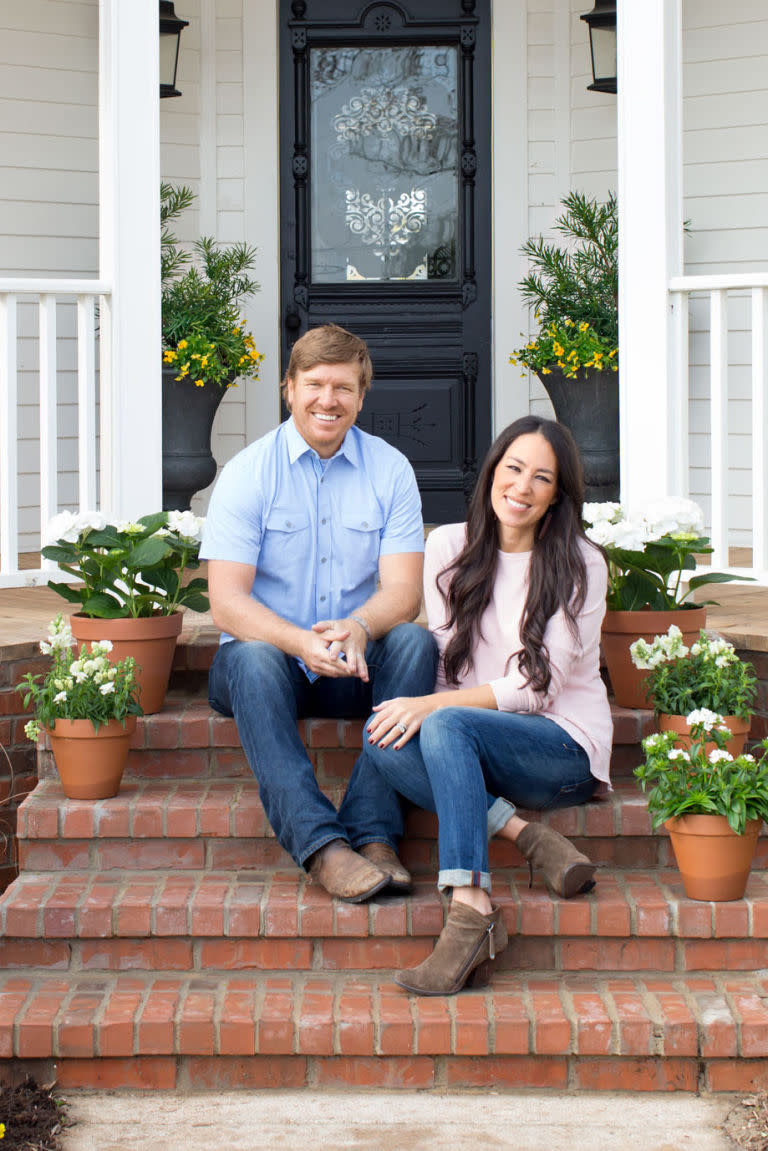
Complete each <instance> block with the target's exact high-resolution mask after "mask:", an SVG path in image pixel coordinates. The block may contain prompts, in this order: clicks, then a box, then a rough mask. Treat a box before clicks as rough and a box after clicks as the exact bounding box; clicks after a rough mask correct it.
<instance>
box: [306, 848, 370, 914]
mask: <svg viewBox="0 0 768 1151" xmlns="http://www.w3.org/2000/svg"><path fill="white" fill-rule="evenodd" d="M307 870H308V871H309V874H310V876H311V878H312V880H313V882H314V883H319V884H320V886H321V887H324V888H325V890H326V891H327V892H328V894H329V895H335V896H336V898H337V899H345V900H346V901H347V902H348V903H362V902H363V900H365V899H370V897H371V896H372V895H375V894H376V892H377V891H381V889H382V887H386V886H387V884H388V883H389V876H388V875H386V874H385V873H384V872H383V871H382V870H381V868H379V867H376V866H375V865H374V864H373V863H370V862H369V861H368V860H367V859H363V857H362V856H360V855H358V854H357V852H356V851H353V850H352V848H351V847H350V846H349V844H348V843H346V842H345V840H343V839H334V840H332V841H331V842H330V843H326V845H325V847H321V848H320V850H319V851H316V852H315V854H314V855H313V856H312V859H311V861H310V863H309V866H308V868H307Z"/></svg>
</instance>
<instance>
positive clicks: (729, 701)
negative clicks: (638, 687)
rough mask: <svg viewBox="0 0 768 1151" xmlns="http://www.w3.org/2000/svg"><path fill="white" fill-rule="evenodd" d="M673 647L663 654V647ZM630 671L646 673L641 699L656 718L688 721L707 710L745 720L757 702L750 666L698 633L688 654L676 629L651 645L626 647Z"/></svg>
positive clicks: (731, 650)
mask: <svg viewBox="0 0 768 1151" xmlns="http://www.w3.org/2000/svg"><path fill="white" fill-rule="evenodd" d="M670 640H671V641H672V642H673V644H674V645H675V646H674V648H673V649H672V650H671V651H669V650H665V649H668V645H669V641H670ZM630 651H631V653H632V662H633V663H634V665H635V667H639V668H641V669H647V670H648V675H647V676H646V680H645V688H646V695H647V696H648V699H649V700H650V701H651V702H652V704H653V707H654V709H655V710H656V711H657V712H666V713H667V715H688V713H689V712H691V711H694V710H696V709H700V708H707V709H708V710H709V711H714V712H717V713H719V714H720V715H733V716H738V717H739V719H748V718H749V716H750V715H751V714H752V710H753V708H754V704H755V699H756V697H757V680H756V679H755V676H754V668H753V667H752V664H750V663H747V662H746V661H745V660H741V659H739V657H738V656H737V655H736V652H735V650H734V647H733V645H732V644H730V643H728V642H727V640H724V639H720V638H718V637H712V638H710V637H709V636H707V634H706V632H703V631H702V632H701V633H700V636H699V639H698V641H697V642H696V643H694V644H692V645H691V647H690V649H689V648H687V647H686V646H685V644H684V643H683V642H682V636H681V634H680V629H679V628H677V627H674V625H673V627H671V628H669V630H668V632H667V636H666V637H664V636H656V637H655V639H654V642H653V643H652V644H648V643H646V642H645V641H644V640H638V641H637V642H636V643H633V644H632V645H631V647H630Z"/></svg>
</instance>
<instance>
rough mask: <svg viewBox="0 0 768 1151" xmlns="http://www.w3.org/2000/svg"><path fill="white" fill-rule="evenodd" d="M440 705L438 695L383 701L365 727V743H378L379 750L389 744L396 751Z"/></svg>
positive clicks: (377, 705) (406, 696)
mask: <svg viewBox="0 0 768 1151" xmlns="http://www.w3.org/2000/svg"><path fill="white" fill-rule="evenodd" d="M440 703H441V700H440V695H439V694H438V693H435V694H433V695H410V696H408V695H403V696H398V697H397V698H396V699H385V700H384V702H383V703H378V704H376V707H374V709H373V710H374V711H375V712H376V715H375V717H374V718H373V719H372V720H371V722H370V723H369V725H368V742H369V743H378V745H379V747H389V746H390V744H391V745H392V747H394V749H395V751H398V750H399V749H400V748H401V747H404V746H405V744H406V743H407V742H408V740H409V739H413V737H414V735H416V733H417V731H418V730H419V728H420V727H421V725H422V723H423V722H424V720H425V719H426V717H427V716H428V715H430V714H431V713H432V712H433V711H437V709H438V707H440Z"/></svg>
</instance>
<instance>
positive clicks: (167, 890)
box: [154, 875, 197, 935]
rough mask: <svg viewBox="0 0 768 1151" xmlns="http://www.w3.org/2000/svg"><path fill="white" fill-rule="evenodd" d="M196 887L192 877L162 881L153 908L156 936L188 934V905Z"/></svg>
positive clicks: (182, 876)
mask: <svg viewBox="0 0 768 1151" xmlns="http://www.w3.org/2000/svg"><path fill="white" fill-rule="evenodd" d="M196 886H197V880H196V878H195V877H194V876H185V875H173V876H169V877H168V878H167V879H166V880H165V881H164V883H163V886H162V890H161V891H160V893H159V895H158V897H157V902H156V903H155V908H154V932H155V934H156V935H188V934H189V904H190V901H191V899H192V893H193V892H194V890H195V887H196Z"/></svg>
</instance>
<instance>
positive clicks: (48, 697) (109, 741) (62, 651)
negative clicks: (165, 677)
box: [17, 615, 141, 799]
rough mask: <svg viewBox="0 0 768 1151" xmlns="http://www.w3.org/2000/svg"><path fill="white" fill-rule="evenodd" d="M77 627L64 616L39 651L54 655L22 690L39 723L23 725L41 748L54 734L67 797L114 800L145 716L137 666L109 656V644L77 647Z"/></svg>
mask: <svg viewBox="0 0 768 1151" xmlns="http://www.w3.org/2000/svg"><path fill="white" fill-rule="evenodd" d="M74 644H75V641H74V638H73V635H72V631H71V628H70V627H69V625H68V624H65V623H64V621H63V619H62V617H61V615H58V616H57V617H56V619H55V620H53V621H52V623H51V624H50V625H49V627H48V640H47V641H46V640H43V641H41V643H40V648H41V650H42V651H43V652H44V653H45V654H46V655H50V656H52V663H51V667H50V669H49V671H48V672H47V673H46V675H44V676H40V675H32V674H31V673H30V674H28V675H26V676H25V677H24V679H23V680H22V682H21V683H20V684H18V685H17V691H20V692H21V693H22V694H23V696H24V706H25V707H28V706H29V703H30V701H33V702H34V708H35V718H34V719H33V720H30V721H29V723H27V725H26V727H25V729H24V730H25V732H26V734H27V736H28V737H29V739H31V740H33V741H34V742H35V743H36V742H37V741H38V739H39V738H40V735H41V733H42V732H43V731H45V732H46V733H47V734H48V737H49V739H50V742H51V748H52V750H53V757H54V759H55V761H56V767H57V769H58V772H59V776H60V777H61V784H62V787H63V788H64V794H65V795H67V796H69V798H70V799H109V798H110V797H111V796H113V795H117V792H118V790H119V787H120V780H121V779H122V775H123V768H124V767H125V761H126V759H127V757H128V750H129V746H130V742H131V736H132V735H133V732H134V731H135V730H136V716H137V715H141V707H140V705H139V701H138V695H139V688H138V683H137V681H136V676H135V665H134V661H133V659H131V658H130V657H129V658H127V659H124V660H120V661H119V662H117V663H113V662H110V660H109V659H108V658H107V657H108V655H109V654H110V652H111V651H112V644H111V643H110V642H109V640H106V639H104V640H101V641H100V642H98V643H92V644H91V646H90V650H88V648H87V647H86V645H85V644H84V645H83V646H82V647H81V648H80V652H79V654H78V653H77V652H76V651H74V650H73V648H74Z"/></svg>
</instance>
